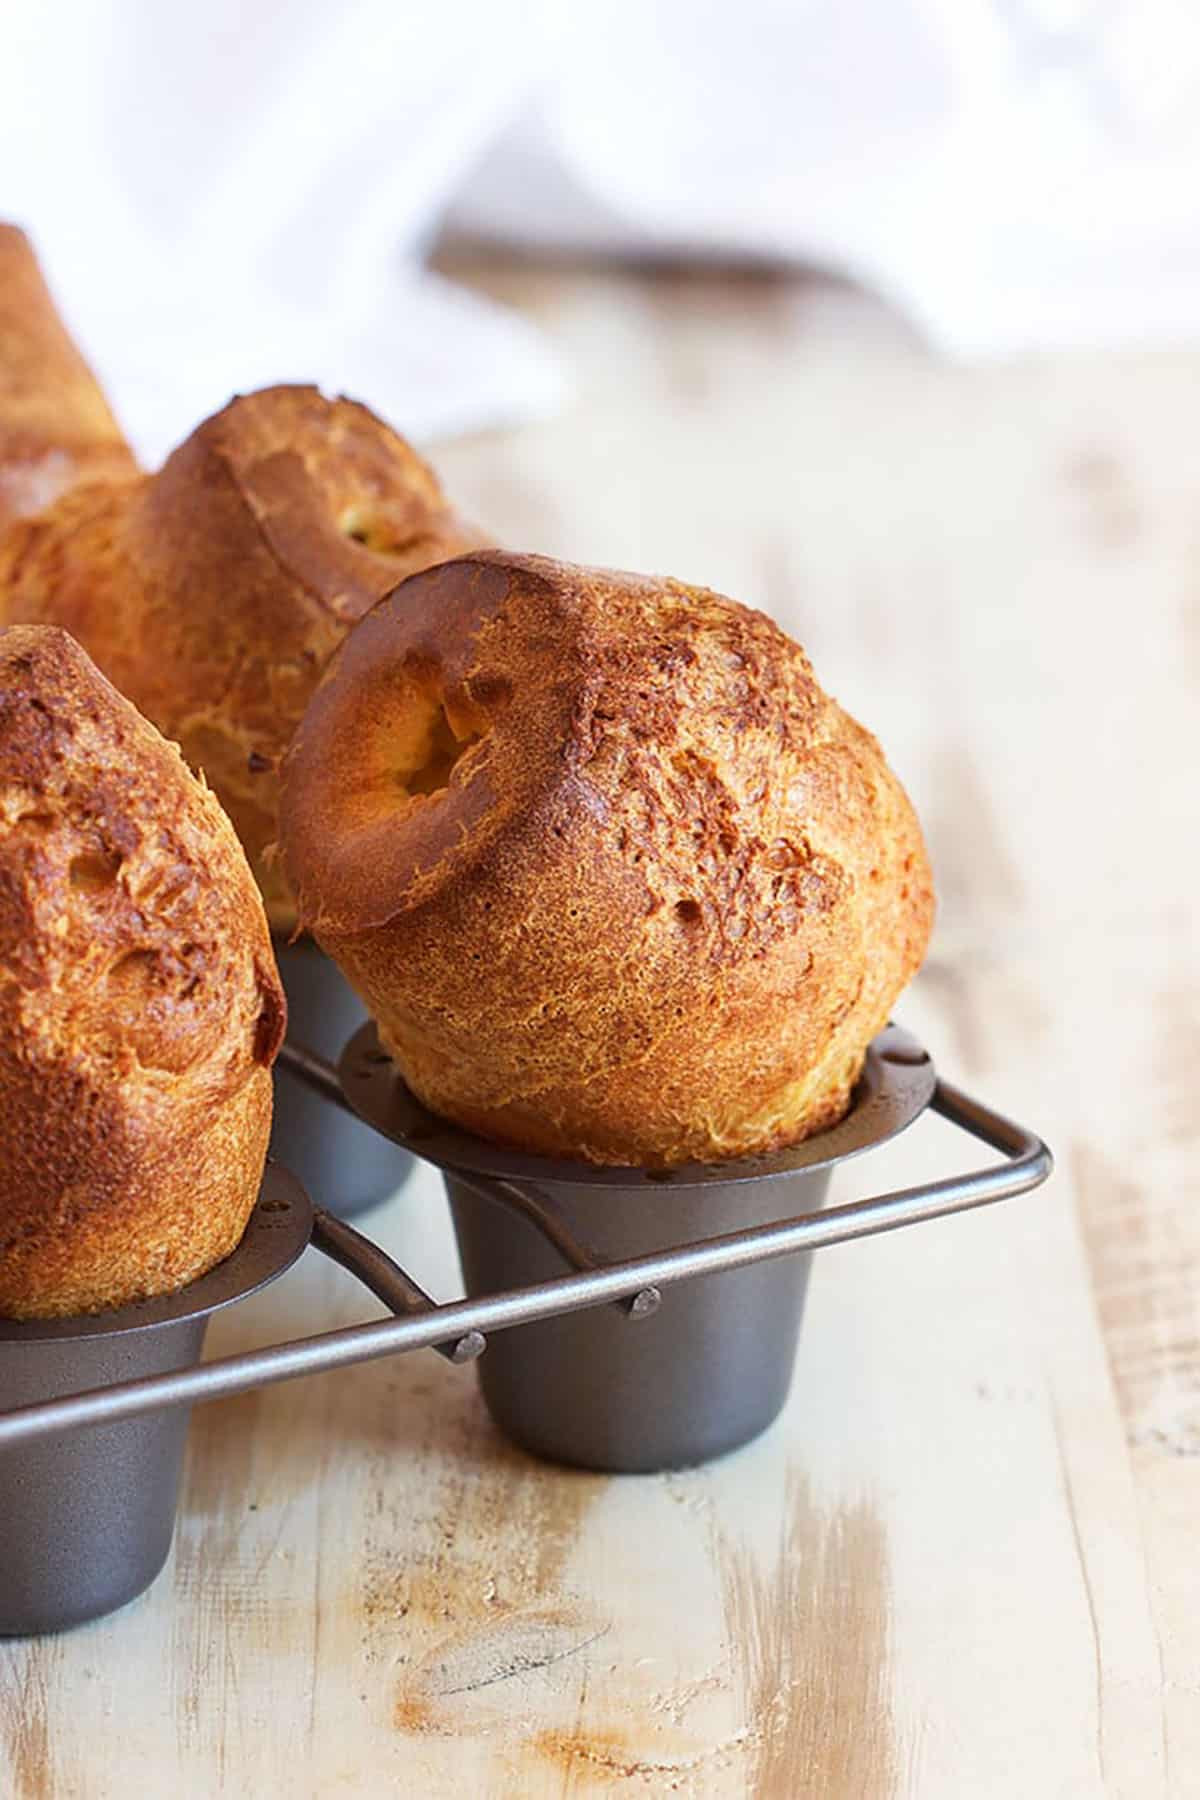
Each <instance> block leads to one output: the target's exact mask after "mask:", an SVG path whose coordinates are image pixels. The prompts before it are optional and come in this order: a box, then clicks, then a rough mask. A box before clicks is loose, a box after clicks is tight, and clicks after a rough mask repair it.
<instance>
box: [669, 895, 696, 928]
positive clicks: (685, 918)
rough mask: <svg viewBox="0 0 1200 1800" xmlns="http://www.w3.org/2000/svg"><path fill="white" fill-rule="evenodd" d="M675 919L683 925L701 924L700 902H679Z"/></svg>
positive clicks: (677, 902) (676, 903)
mask: <svg viewBox="0 0 1200 1800" xmlns="http://www.w3.org/2000/svg"><path fill="white" fill-rule="evenodd" d="M675 917H676V918H677V919H678V920H679V923H680V924H681V925H698V924H699V923H700V902H699V901H698V900H677V901H676V902H675Z"/></svg>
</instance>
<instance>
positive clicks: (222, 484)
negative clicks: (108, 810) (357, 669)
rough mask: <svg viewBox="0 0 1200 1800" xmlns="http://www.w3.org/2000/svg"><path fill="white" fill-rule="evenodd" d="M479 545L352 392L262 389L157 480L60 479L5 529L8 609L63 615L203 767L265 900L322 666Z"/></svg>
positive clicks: (1, 609)
mask: <svg viewBox="0 0 1200 1800" xmlns="http://www.w3.org/2000/svg"><path fill="white" fill-rule="evenodd" d="M480 542H482V539H481V537H480V534H479V533H478V532H476V531H474V530H472V529H470V528H469V527H467V526H465V525H464V524H463V523H462V521H461V520H460V519H458V518H457V516H456V515H455V514H454V513H453V512H452V511H451V510H450V508H449V506H448V505H447V502H446V500H445V497H444V496H443V494H442V491H441V488H440V487H439V485H438V481H437V477H436V476H435V475H434V473H433V471H432V470H431V469H430V467H429V466H428V464H427V463H425V462H423V461H422V459H421V458H420V457H419V456H418V455H417V453H416V451H415V450H413V449H412V447H411V445H409V444H407V443H406V442H405V441H404V439H403V438H402V437H399V436H398V435H397V434H396V432H394V431H392V430H391V429H390V428H389V427H388V426H386V425H385V424H383V422H382V421H381V420H380V419H377V418H376V417H375V415H374V414H373V413H371V412H369V411H368V410H367V408H366V407H365V406H359V405H357V404H356V403H355V402H354V401H352V400H329V399H326V398H325V396H324V395H323V394H321V393H320V392H318V390H317V389H316V388H312V387H275V388H265V389H263V390H262V391H261V392H259V393H256V394H248V395H245V396H244V397H241V398H239V399H235V400H233V401H231V402H230V404H229V405H228V406H227V407H225V409H224V410H223V411H222V412H219V413H217V414H216V415H215V416H214V417H213V418H211V419H206V420H205V422H204V423H203V424H202V425H200V426H198V427H197V429H196V430H195V431H194V432H193V433H192V435H191V436H190V437H189V438H187V439H186V440H185V442H184V443H182V444H181V445H180V446H179V448H178V449H177V450H176V451H175V452H174V453H173V454H172V455H171V456H170V457H169V458H168V459H167V461H166V463H165V464H164V465H163V468H162V469H161V470H160V471H159V473H158V474H157V475H150V476H141V477H138V478H137V479H135V480H131V481H124V482H112V483H109V484H108V485H106V486H95V485H91V486H88V487H86V488H81V489H78V490H76V491H74V492H72V493H68V494H65V495H64V496H63V497H62V498H61V499H60V500H59V501H58V502H57V503H56V504H55V505H54V506H52V507H50V508H48V509H47V510H46V511H45V512H43V513H42V514H40V515H39V516H38V517H36V518H32V519H26V520H22V521H19V522H18V523H17V524H16V525H13V526H10V527H9V529H8V531H7V532H6V533H5V534H4V535H3V536H2V537H0V620H4V619H7V620H8V621H10V622H14V623H15V622H21V621H25V622H30V621H45V622H49V623H53V624H58V625H63V626H65V627H66V628H67V630H68V631H70V632H71V634H72V636H74V637H76V638H78V640H79V642H80V643H81V644H82V645H83V646H84V648H85V649H86V650H87V651H88V653H89V654H90V655H91V656H93V657H94V658H95V660H96V662H97V663H98V664H99V665H100V667H101V668H102V669H103V670H104V673H105V674H106V675H107V676H108V677H109V679H110V680H111V681H113V682H114V683H115V684H116V686H117V687H118V688H120V690H121V692H122V693H123V694H125V695H127V696H128V698H129V699H131V700H132V701H133V702H134V704H135V706H137V707H138V708H139V710H140V711H141V712H143V713H145V715H146V717H147V718H148V719H151V720H152V721H153V722H154V724H155V725H157V726H158V728H159V730H160V731H163V732H164V733H165V734H166V735H167V736H168V737H170V738H172V739H174V740H175V741H176V742H177V743H178V744H179V745H180V747H181V749H182V750H183V753H184V755H185V756H186V758H187V760H188V761H189V762H190V763H191V765H192V767H193V768H196V769H201V770H203V772H204V774H205V776H206V778H207V779H208V781H209V782H210V783H211V785H212V787H213V789H214V790H215V792H216V794H217V796H218V798H219V799H220V800H221V802H222V804H223V805H224V807H225V809H226V811H227V812H228V813H229V815H230V817H231V818H232V820H233V822H234V825H235V827H236V829H237V833H238V836H239V837H240V838H241V840H242V843H243V845H244V846H245V850H246V854H247V856H248V857H249V859H250V865H251V868H252V869H253V870H254V874H255V876H256V878H257V880H258V882H259V884H260V886H261V888H262V891H263V895H264V897H265V899H266V901H267V910H268V913H269V915H270V918H271V923H272V925H273V926H274V927H275V928H276V929H280V930H288V929H290V928H291V926H292V925H293V924H294V922H295V914H294V908H293V907H292V904H291V901H290V898H289V896H288V893H287V890H286V886H285V884H284V881H283V877H282V871H281V870H280V869H279V867H278V865H277V864H276V863H275V862H274V860H273V859H272V858H271V857H269V856H268V855H267V854H266V852H267V848H268V846H269V845H270V844H272V843H273V842H274V840H275V837H276V835H277V824H276V817H277V807H278V776H277V772H276V765H277V762H278V759H279V757H280V756H281V755H282V753H283V751H284V750H285V749H286V748H287V745H288V743H289V741H290V739H291V735H292V731H293V730H294V728H295V726H296V724H297V722H298V720H299V718H300V715H301V713H302V712H303V710H304V707H305V704H306V702H307V700H308V697H309V695H310V694H311V693H312V690H313V688H314V687H315V686H316V683H317V680H318V678H319V677H320V674H321V671H322V669H323V668H324V666H325V664H326V662H327V661H328V659H329V657H330V656H331V655H332V653H333V651H334V649H335V648H336V647H337V645H338V644H339V643H340V642H341V639H342V637H343V636H344V635H345V633H346V631H347V630H348V629H349V627H350V626H351V625H353V624H354V622H355V621H356V620H357V619H359V618H361V617H362V615H363V614H364V613H365V612H366V611H367V610H368V608H369V607H371V606H372V605H373V604H374V602H375V601H376V600H378V599H379V598H380V596H381V595H382V594H384V593H386V592H387V590H388V589H389V588H391V587H393V586H394V585H395V584H396V582H397V581H398V580H402V579H403V578H404V576H406V575H410V574H412V573H413V572H414V571H415V570H417V569H423V568H425V567H427V566H428V565H429V564H430V563H435V562H440V561H442V560H443V559H444V558H445V557H447V556H453V555H456V554H457V553H458V552H460V551H461V550H464V549H468V548H471V547H473V546H475V545H477V544H479V543H480Z"/></svg>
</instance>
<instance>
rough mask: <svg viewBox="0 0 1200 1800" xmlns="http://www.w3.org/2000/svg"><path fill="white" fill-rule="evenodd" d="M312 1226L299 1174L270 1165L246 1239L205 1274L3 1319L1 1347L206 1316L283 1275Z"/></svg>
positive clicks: (108, 1333) (76, 1338)
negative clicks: (116, 1302)
mask: <svg viewBox="0 0 1200 1800" xmlns="http://www.w3.org/2000/svg"><path fill="white" fill-rule="evenodd" d="M312 1223H313V1208H312V1202H311V1201H310V1199H309V1197H308V1195H307V1194H306V1193H305V1191H304V1189H303V1188H302V1187H301V1185H300V1183H299V1182H298V1181H297V1180H296V1177H295V1176H294V1175H292V1174H291V1173H290V1172H289V1171H288V1170H287V1169H285V1168H283V1167H282V1166H281V1165H280V1164H279V1163H274V1162H268V1163H267V1165H266V1167H265V1169H264V1171H263V1179H262V1185H261V1187H260V1189H259V1194H258V1199H257V1200H256V1201H255V1203H254V1210H253V1212H252V1213H251V1214H250V1218H249V1220H248V1222H247V1225H246V1229H245V1232H244V1233H243V1235H242V1239H241V1242H240V1243H239V1244H238V1246H237V1248H236V1249H235V1250H232V1251H231V1252H230V1253H229V1255H228V1256H227V1257H226V1258H225V1259H224V1261H223V1262H219V1263H217V1264H216V1265H215V1267H213V1268H211V1269H209V1270H208V1272H207V1273H206V1274H204V1275H200V1276H198V1277H197V1278H196V1280H195V1281H191V1282H189V1283H188V1284H187V1286H186V1287H183V1288H180V1289H179V1290H178V1292H176V1293H174V1294H161V1295H156V1296H155V1297H154V1298H152V1299H149V1300H135V1301H133V1302H132V1303H131V1304H130V1305H128V1306H121V1307H114V1308H111V1309H110V1310H108V1311H106V1312H98V1313H75V1314H72V1315H70V1316H68V1317H65V1318H51V1319H11V1318H3V1317H0V1349H2V1348H3V1346H4V1345H6V1344H34V1343H65V1342H71V1341H79V1342H86V1341H87V1340H89V1339H95V1338H99V1337H114V1336H117V1335H119V1334H121V1333H125V1332H141V1331H154V1330H161V1329H163V1328H165V1327H168V1326H171V1325H182V1324H185V1323H187V1322H188V1321H189V1320H192V1319H201V1318H207V1317H209V1316H210V1315H211V1314H212V1313H215V1312H220V1311H221V1309H222V1308H223V1307H226V1306H231V1305H232V1304H233V1303H234V1302H235V1301H237V1300H245V1299H247V1298H248V1297H249V1296H250V1295H251V1294H255V1293H257V1292H258V1291H259V1290H260V1289H261V1288H264V1287H266V1286H267V1285H268V1284H269V1283H270V1282H272V1281H274V1280H275V1279H276V1278H277V1277H278V1276H280V1275H283V1274H285V1273H286V1272H287V1270H288V1269H290V1268H291V1266H292V1264H293V1263H294V1262H295V1261H296V1260H297V1258H298V1257H299V1256H300V1255H301V1253H302V1252H303V1250H304V1249H305V1247H306V1245H307V1244H308V1241H309V1238H310V1237H311V1235H312Z"/></svg>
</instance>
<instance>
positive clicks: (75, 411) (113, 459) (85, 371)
mask: <svg viewBox="0 0 1200 1800" xmlns="http://www.w3.org/2000/svg"><path fill="white" fill-rule="evenodd" d="M134 467H135V464H134V460H133V455H132V452H131V451H130V449H129V446H128V445H127V444H126V442H125V440H124V438H123V437H122V435H121V431H120V427H119V426H118V425H117V422H116V420H115V419H114V418H113V416H112V413H111V412H110V411H109V408H108V402H107V401H106V400H105V398H104V395H103V394H102V393H101V391H100V388H99V387H98V386H97V383H96V379H95V377H94V376H93V374H92V372H91V370H90V369H89V368H88V366H87V364H86V363H85V362H84V360H83V357H82V356H81V355H80V354H79V351H78V350H77V349H76V347H75V345H74V343H73V342H72V340H71V337H70V334H69V333H68V331H67V329H66V326H65V325H64V324H63V322H62V320H61V319H60V318H59V316H58V312H57V310H56V308H55V305H54V301H53V299H52V298H51V295H50V291H49V289H48V288H47V286H46V283H45V281H44V280H43V278H42V272H41V270H40V269H39V267H38V262H37V257H36V256H35V255H34V252H33V246H32V245H31V244H30V242H29V239H28V238H27V237H26V236H25V233H24V232H23V231H21V230H19V229H18V227H17V226H15V225H3V224H0V526H2V525H3V524H4V522H5V521H6V520H7V519H10V518H15V517H18V516H19V515H21V514H23V513H32V512H38V511H40V510H41V508H42V507H44V506H47V505H49V503H50V502H51V501H52V500H53V499H54V498H55V497H56V495H58V494H60V493H62V492H63V491H64V490H65V489H67V488H70V487H73V486H74V485H75V483H76V482H79V481H96V480H100V481H105V480H110V479H112V478H114V477H119V476H123V475H129V474H132V472H133V470H134Z"/></svg>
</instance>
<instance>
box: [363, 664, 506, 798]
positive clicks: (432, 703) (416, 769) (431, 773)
mask: <svg viewBox="0 0 1200 1800" xmlns="http://www.w3.org/2000/svg"><path fill="white" fill-rule="evenodd" d="M482 735H483V734H482V732H481V731H479V730H477V729H475V728H474V726H473V725H472V724H471V723H469V722H468V720H467V719H464V718H462V717H461V716H460V717H459V718H458V719H457V721H455V720H453V719H452V718H451V713H450V711H449V709H448V708H447V706H446V704H445V702H444V701H443V700H442V698H441V696H440V695H439V694H438V693H437V691H436V689H434V691H432V692H431V691H430V689H429V688H428V687H425V686H424V685H422V687H421V688H416V689H415V690H414V689H410V691H409V694H408V695H407V696H406V703H405V704H404V706H403V708H402V709H400V710H399V711H398V715H397V719H396V723H395V725H394V726H393V727H392V729H391V730H390V731H389V733H388V736H389V739H390V742H389V744H388V746H387V754H388V760H389V762H390V763H391V767H392V772H393V776H394V778H395V780H396V782H397V784H398V786H399V788H400V791H401V793H402V795H403V796H404V798H405V799H407V800H416V799H427V798H428V797H429V796H430V795H432V794H440V793H442V792H443V791H444V790H445V789H446V788H447V787H448V786H449V785H450V777H451V775H452V774H453V772H454V769H455V767H456V765H457V764H458V763H459V762H461V760H462V758H463V757H464V756H465V755H466V753H467V751H468V750H470V749H471V748H472V746H473V745H475V744H477V743H478V742H479V740H480V738H481V736H482Z"/></svg>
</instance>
